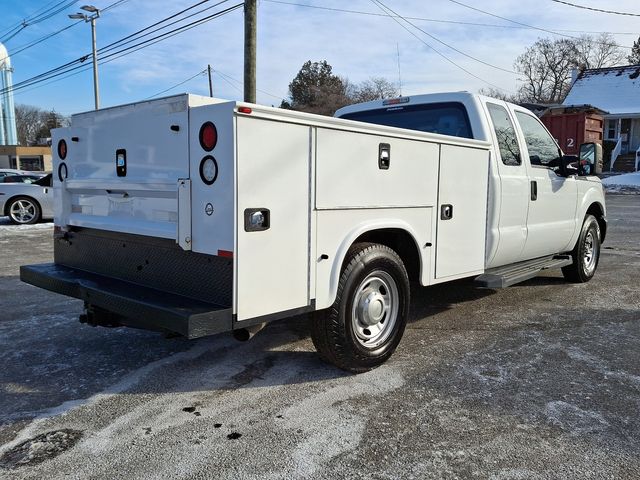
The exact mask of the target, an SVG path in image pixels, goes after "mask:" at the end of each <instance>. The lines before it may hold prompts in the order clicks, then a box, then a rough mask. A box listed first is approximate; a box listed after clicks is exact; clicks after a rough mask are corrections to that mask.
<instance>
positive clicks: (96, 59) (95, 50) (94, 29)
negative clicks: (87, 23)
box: [91, 15, 100, 110]
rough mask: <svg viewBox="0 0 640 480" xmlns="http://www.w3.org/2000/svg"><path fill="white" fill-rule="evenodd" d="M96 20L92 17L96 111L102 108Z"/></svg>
mask: <svg viewBox="0 0 640 480" xmlns="http://www.w3.org/2000/svg"><path fill="white" fill-rule="evenodd" d="M96 18H97V16H95V15H94V16H93V17H91V37H92V42H93V94H94V96H95V103H96V110H98V109H99V108H100V89H99V87H98V52H97V48H96Z"/></svg>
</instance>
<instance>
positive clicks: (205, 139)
mask: <svg viewBox="0 0 640 480" xmlns="http://www.w3.org/2000/svg"><path fill="white" fill-rule="evenodd" d="M199 138H200V146H201V147H202V148H203V149H204V150H206V151H207V152H210V151H211V150H213V149H214V148H215V146H216V143H218V130H216V126H215V125H214V124H213V123H211V122H206V123H203V124H202V126H201V127H200V135H199Z"/></svg>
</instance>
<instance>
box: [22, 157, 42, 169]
mask: <svg viewBox="0 0 640 480" xmlns="http://www.w3.org/2000/svg"><path fill="white" fill-rule="evenodd" d="M20 170H29V171H30V172H42V171H43V170H44V161H43V160H42V157H20Z"/></svg>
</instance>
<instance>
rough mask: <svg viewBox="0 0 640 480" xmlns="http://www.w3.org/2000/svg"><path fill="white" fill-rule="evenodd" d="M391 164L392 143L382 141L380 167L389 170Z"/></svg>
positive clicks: (379, 153)
mask: <svg viewBox="0 0 640 480" xmlns="http://www.w3.org/2000/svg"><path fill="white" fill-rule="evenodd" d="M389 165H391V145H389V144H388V143H381V144H380V145H379V146H378V168H379V169H380V170H389Z"/></svg>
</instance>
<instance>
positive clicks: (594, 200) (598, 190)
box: [567, 183, 607, 251]
mask: <svg viewBox="0 0 640 480" xmlns="http://www.w3.org/2000/svg"><path fill="white" fill-rule="evenodd" d="M594 204H595V205H598V206H599V207H600V209H601V210H602V215H603V217H604V218H605V219H606V218H607V210H606V207H605V201H604V195H603V193H602V185H601V184H600V183H597V184H594V186H593V187H591V188H589V190H587V191H586V192H585V194H584V195H583V196H582V201H581V202H580V205H578V208H577V209H576V220H577V221H576V229H575V231H574V233H573V236H572V237H571V240H570V241H569V245H568V246H567V249H568V250H569V251H570V250H573V248H574V247H575V245H576V242H577V241H578V237H579V236H580V231H581V230H582V223H583V221H584V217H585V216H586V215H587V211H588V210H589V208H590V207H591V206H592V205H594Z"/></svg>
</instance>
